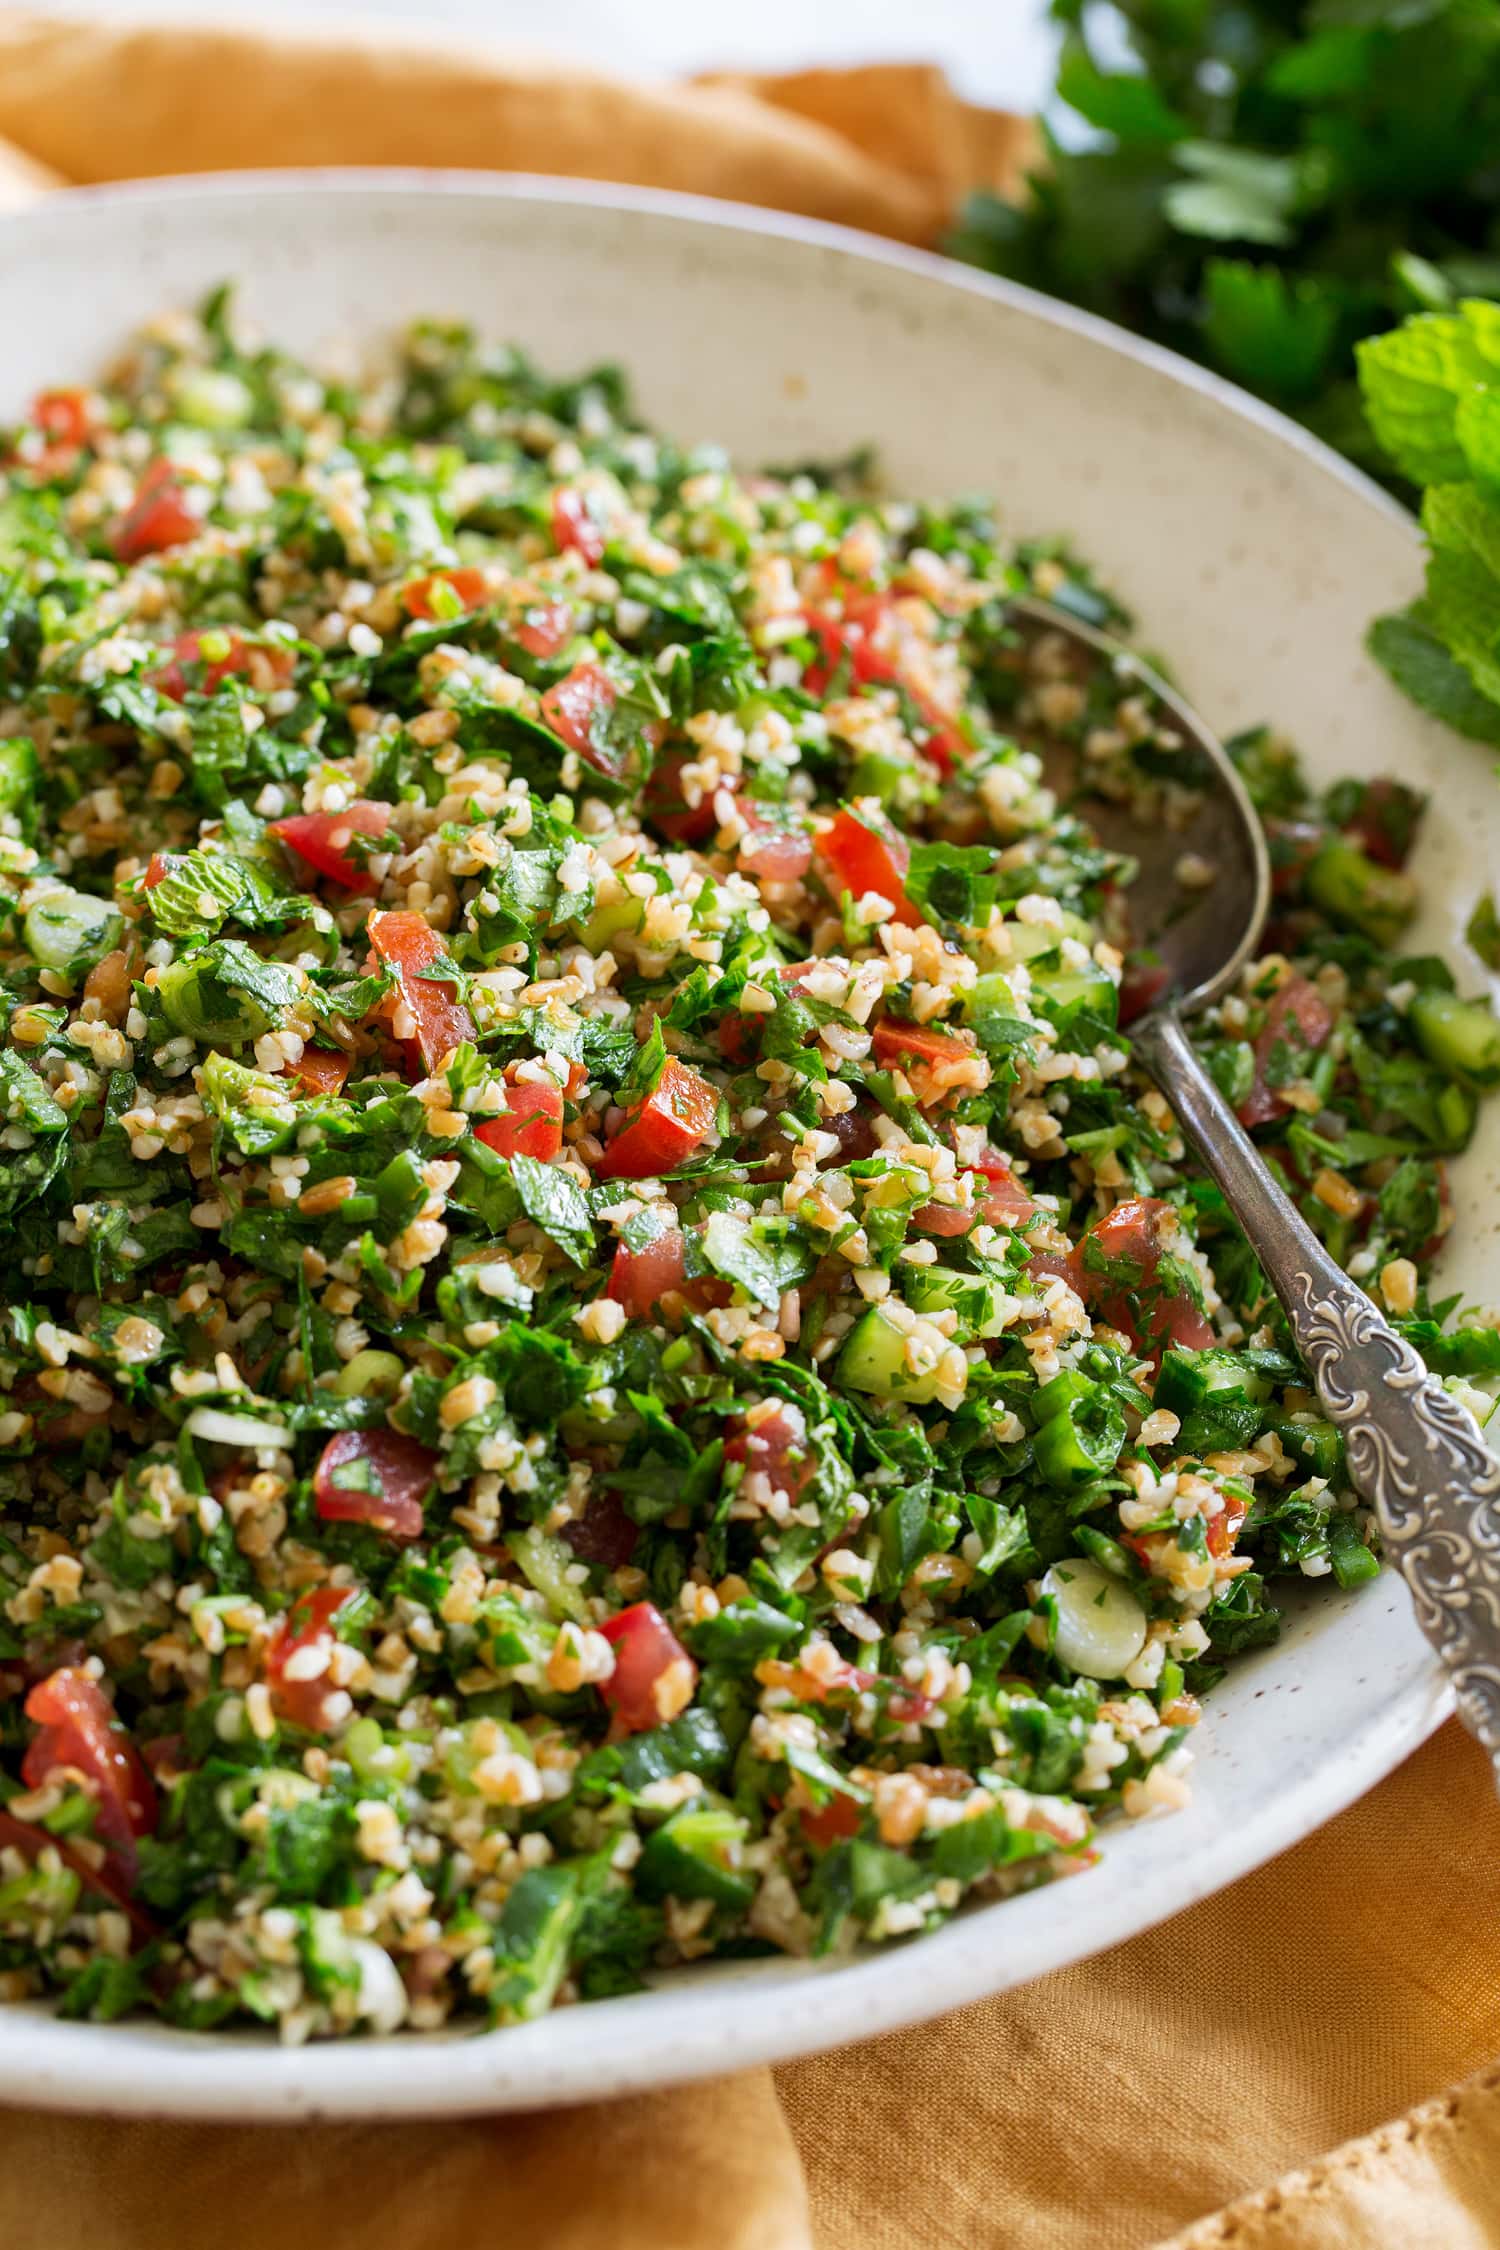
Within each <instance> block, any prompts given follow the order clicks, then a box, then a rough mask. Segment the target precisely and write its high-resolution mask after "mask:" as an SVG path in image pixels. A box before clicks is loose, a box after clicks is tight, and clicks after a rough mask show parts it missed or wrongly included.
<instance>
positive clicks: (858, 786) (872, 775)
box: [849, 751, 918, 806]
mask: <svg viewBox="0 0 1500 2250" xmlns="http://www.w3.org/2000/svg"><path fill="white" fill-rule="evenodd" d="M917 784H918V775H917V769H916V767H915V766H914V765H913V764H912V762H911V761H910V759H907V758H885V757H880V756H878V755H877V754H876V753H875V752H874V751H866V752H865V754H864V756H863V757H862V758H860V759H858V760H857V761H856V763H855V766H854V770H853V772H852V773H851V774H850V776H849V794H850V796H851V797H878V798H879V799H880V802H881V803H882V804H883V805H886V806H890V805H893V804H895V803H897V802H898V801H899V800H900V799H901V798H902V797H903V795H904V794H907V793H909V792H910V791H911V790H912V789H913V788H914V787H916V786H917Z"/></svg>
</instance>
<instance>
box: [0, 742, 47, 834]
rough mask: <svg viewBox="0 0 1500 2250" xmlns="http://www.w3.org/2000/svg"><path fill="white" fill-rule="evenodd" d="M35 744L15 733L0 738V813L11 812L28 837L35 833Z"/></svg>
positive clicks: (38, 775)
mask: <svg viewBox="0 0 1500 2250" xmlns="http://www.w3.org/2000/svg"><path fill="white" fill-rule="evenodd" d="M41 779H42V777H41V770H40V768H39V767H38V765H37V756H36V745H35V744H34V743H33V742H32V741H31V739H30V738H29V736H27V735H24V734H18V735H14V736H12V738H11V740H10V741H9V742H0V813H14V814H15V816H16V821H17V825H18V826H19V828H20V831H21V834H22V836H23V837H24V838H26V839H27V840H28V841H29V840H30V838H31V837H32V836H33V835H34V834H35V833H36V811H37V792H38V790H39V789H40V788H41Z"/></svg>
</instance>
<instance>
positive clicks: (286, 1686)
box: [266, 1586, 356, 1734]
mask: <svg viewBox="0 0 1500 2250" xmlns="http://www.w3.org/2000/svg"><path fill="white" fill-rule="evenodd" d="M355 1598H356V1597H355V1593H354V1589H353V1588H352V1587H351V1586H313V1587H311V1588H309V1590H308V1591H307V1592H306V1593H305V1594H299V1595H298V1596H297V1599H296V1600H295V1601H294V1602H293V1604H292V1606H291V1608H290V1609H289V1610H287V1612H286V1613H285V1615H284V1616H283V1617H281V1618H279V1619H278V1620H277V1624H276V1630H275V1632H274V1633H273V1634H272V1635H271V1638H270V1640H269V1641H268V1642H267V1644H266V1684H267V1686H268V1687H269V1688H270V1691H271V1708H272V1709H273V1711H274V1712H275V1713H276V1716H277V1717H278V1718H279V1719H285V1720H286V1721H287V1722H288V1724H289V1725H291V1726H294V1727H305V1728H306V1729H307V1731H308V1732H309V1733H310V1734H320V1733H321V1732H322V1731H323V1729H324V1728H325V1727H327V1726H330V1725H332V1724H333V1720H332V1718H331V1717H330V1715H329V1708H330V1705H331V1704H332V1701H333V1698H334V1697H335V1696H336V1695H338V1694H340V1693H341V1692H342V1691H341V1690H340V1689H339V1688H337V1687H336V1686H335V1683H334V1682H333V1680H332V1679H331V1678H330V1677H329V1674H328V1670H327V1666H326V1663H325V1665H324V1666H323V1667H321V1668H320V1669H319V1670H317V1671H316V1672H314V1673H312V1674H311V1675H310V1676H303V1675H302V1673H301V1669H300V1666H299V1667H296V1668H295V1669H294V1670H293V1673H292V1676H291V1677H290V1678H288V1676H287V1666H288V1665H289V1664H290V1663H291V1661H292V1659H293V1657H295V1656H296V1655H297V1654H298V1653H299V1651H301V1650H304V1649H320V1650H323V1651H326V1652H328V1653H331V1652H332V1649H333V1644H334V1641H335V1639H336V1637H337V1636H336V1634H335V1632H334V1620H335V1619H336V1618H337V1616H338V1614H339V1612H340V1611H341V1610H342V1609H343V1607H344V1605H345V1603H346V1602H351V1601H353V1600H354V1599H355Z"/></svg>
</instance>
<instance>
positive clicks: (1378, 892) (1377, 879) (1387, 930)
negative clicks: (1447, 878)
mask: <svg viewBox="0 0 1500 2250" xmlns="http://www.w3.org/2000/svg"><path fill="white" fill-rule="evenodd" d="M1304 880H1305V882H1306V885H1307V895H1308V897H1309V898H1310V899H1311V900H1312V902H1313V904H1314V905H1315V906H1321V907H1322V909H1323V912H1324V913H1325V914H1327V915H1330V916H1331V917H1332V919H1333V920H1334V921H1335V922H1346V923H1348V924H1349V925H1350V927H1351V928H1353V929H1356V930H1360V931H1362V932H1363V933H1364V935H1365V936H1366V937H1367V938H1372V939H1373V940H1374V942H1375V943H1376V944H1377V945H1394V944H1395V942H1396V940H1397V938H1398V937H1399V936H1400V935H1401V932H1402V931H1403V930H1404V929H1405V928H1406V925H1407V923H1408V922H1409V921H1410V920H1411V918H1412V916H1413V915H1414V914H1415V913H1416V911H1417V886H1416V884H1415V883H1414V882H1413V881H1412V879H1411V877H1410V876H1409V875H1402V874H1400V873H1398V872H1397V871H1396V870H1395V869H1394V868H1390V867H1382V866H1380V864H1379V862H1378V861H1376V860H1373V859H1371V858H1370V857H1369V855H1368V853H1366V852H1362V851H1361V850H1360V848H1359V846H1358V845H1357V844H1351V843H1350V841H1349V839H1348V838H1347V837H1346V836H1330V838H1329V839H1328V841H1327V843H1326V844H1324V845H1323V847H1322V849H1321V850H1320V851H1319V853H1318V856H1317V858H1316V859H1315V860H1314V861H1313V863H1312V865H1311V866H1310V867H1309V868H1308V870H1307V874H1306V877H1305V878H1304Z"/></svg>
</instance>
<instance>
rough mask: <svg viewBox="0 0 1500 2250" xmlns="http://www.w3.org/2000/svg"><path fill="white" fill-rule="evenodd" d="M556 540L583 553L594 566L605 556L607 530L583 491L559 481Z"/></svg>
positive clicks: (554, 507)
mask: <svg viewBox="0 0 1500 2250" xmlns="http://www.w3.org/2000/svg"><path fill="white" fill-rule="evenodd" d="M552 544H553V545H554V546H555V547H558V548H561V549H563V550H566V549H567V548H569V547H571V548H572V550H573V552H574V553H575V554H577V555H581V556H582V557H583V560H584V561H585V562H586V563H587V564H588V566H589V569H590V570H592V569H593V568H594V566H595V564H596V563H601V562H602V561H603V560H604V534H603V532H602V531H601V530H600V528H599V526H598V524H596V523H595V521H594V519H593V517H592V516H591V515H590V513H589V505H588V502H587V501H586V500H585V499H584V497H583V494H582V493H581V492H574V491H572V490H570V489H569V487H568V486H567V485H559V487H558V489H557V490H556V492H554V493H553V495H552Z"/></svg>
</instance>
